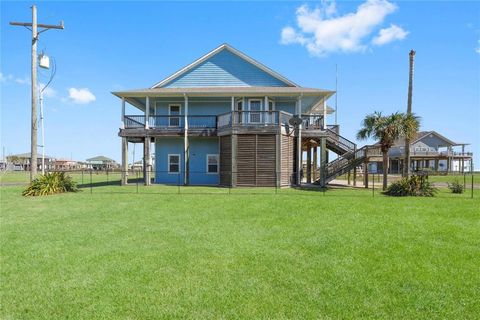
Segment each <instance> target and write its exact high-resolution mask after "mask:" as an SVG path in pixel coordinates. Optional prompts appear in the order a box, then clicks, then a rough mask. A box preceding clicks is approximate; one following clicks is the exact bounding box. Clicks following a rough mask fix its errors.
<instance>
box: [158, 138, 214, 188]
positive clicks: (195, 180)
mask: <svg viewBox="0 0 480 320" xmlns="http://www.w3.org/2000/svg"><path fill="white" fill-rule="evenodd" d="M183 143H184V138H183V137H161V138H157V139H156V141H155V165H156V168H155V170H156V173H155V183H161V184H175V185H176V184H183V178H184V173H183V172H184V171H185V159H184V147H183ZM218 143H219V141H218V138H217V137H208V138H206V137H190V138H189V145H190V150H189V151H190V176H189V179H190V181H189V183H190V184H191V185H218V184H219V183H220V177H219V174H211V173H207V154H219V153H220V152H219V146H218ZM169 154H179V155H180V167H181V169H180V171H181V172H180V173H179V174H172V173H168V155H169Z"/></svg>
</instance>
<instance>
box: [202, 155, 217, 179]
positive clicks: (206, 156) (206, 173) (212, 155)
mask: <svg viewBox="0 0 480 320" xmlns="http://www.w3.org/2000/svg"><path fill="white" fill-rule="evenodd" d="M211 156H213V157H215V158H217V171H216V172H208V157H211ZM205 160H206V164H205V166H206V170H205V172H206V174H218V173H219V172H220V155H219V154H218V153H207V154H206V159H205Z"/></svg>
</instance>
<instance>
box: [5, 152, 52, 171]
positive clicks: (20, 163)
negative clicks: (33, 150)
mask: <svg viewBox="0 0 480 320" xmlns="http://www.w3.org/2000/svg"><path fill="white" fill-rule="evenodd" d="M30 159H31V154H30V153H21V154H13V155H10V156H7V163H8V164H12V167H13V169H14V170H17V171H30ZM44 159H45V170H47V171H48V170H53V169H54V163H55V158H54V157H51V156H47V155H45V158H44ZM37 170H42V154H38V158H37Z"/></svg>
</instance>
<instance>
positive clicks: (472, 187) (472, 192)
mask: <svg viewBox="0 0 480 320" xmlns="http://www.w3.org/2000/svg"><path fill="white" fill-rule="evenodd" d="M471 198H472V199H473V173H472V195H471Z"/></svg>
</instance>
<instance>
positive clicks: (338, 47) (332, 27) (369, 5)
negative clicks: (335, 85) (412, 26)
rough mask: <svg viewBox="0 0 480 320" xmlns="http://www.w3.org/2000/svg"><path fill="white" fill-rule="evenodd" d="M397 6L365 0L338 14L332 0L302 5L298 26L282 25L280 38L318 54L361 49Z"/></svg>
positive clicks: (359, 50) (283, 42)
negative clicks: (343, 13) (350, 10)
mask: <svg viewBox="0 0 480 320" xmlns="http://www.w3.org/2000/svg"><path fill="white" fill-rule="evenodd" d="M396 10H397V6H396V5H395V4H393V3H391V2H388V1H387V0H367V1H366V2H364V3H362V4H360V5H359V6H358V8H357V10H356V12H353V13H347V14H345V15H341V16H339V15H337V9H336V5H335V2H333V1H330V2H328V1H322V3H321V5H320V7H316V8H315V9H310V7H309V6H308V5H302V6H300V7H299V8H297V11H296V18H297V27H298V30H296V29H294V28H292V27H290V26H287V27H285V28H283V29H282V33H281V41H280V42H281V43H282V44H300V45H302V46H305V47H306V48H307V50H308V51H309V52H310V53H311V54H313V55H317V56H324V55H327V54H329V53H332V52H346V53H349V52H362V51H365V50H366V49H367V47H368V46H367V44H365V43H364V40H365V38H367V37H369V36H371V34H372V32H373V31H374V30H375V28H377V27H378V26H380V25H381V24H382V23H383V21H384V19H385V17H386V16H388V15H389V14H391V13H393V12H395V11H396ZM402 31H403V29H402ZM404 32H406V31H404Z"/></svg>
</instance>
